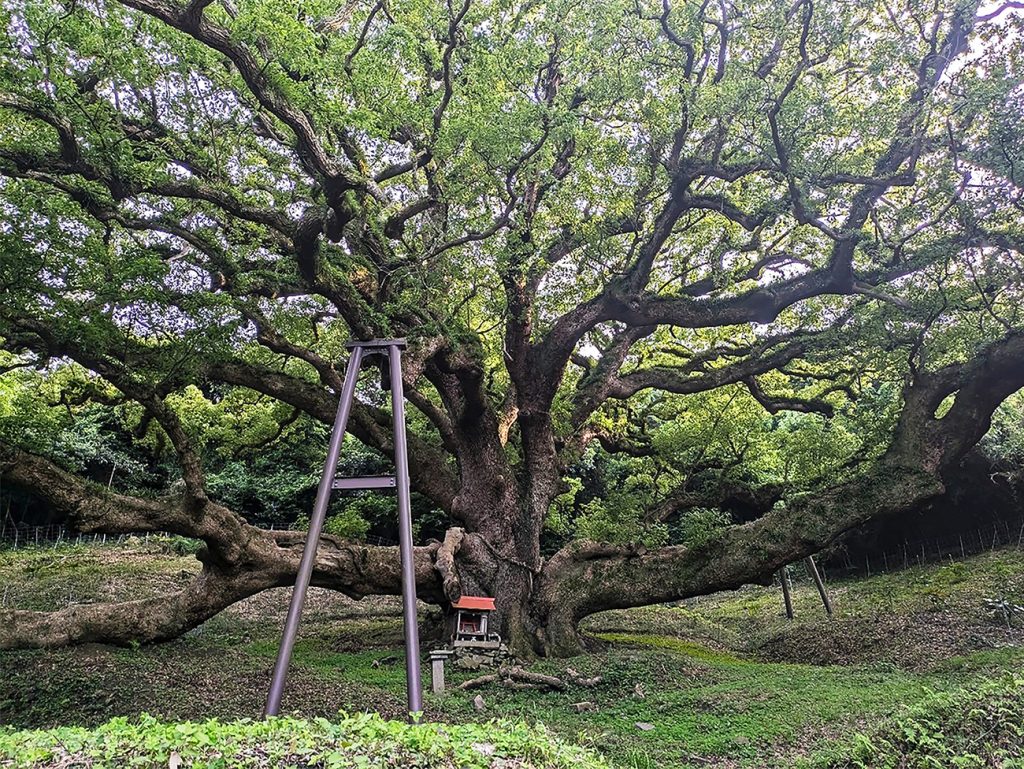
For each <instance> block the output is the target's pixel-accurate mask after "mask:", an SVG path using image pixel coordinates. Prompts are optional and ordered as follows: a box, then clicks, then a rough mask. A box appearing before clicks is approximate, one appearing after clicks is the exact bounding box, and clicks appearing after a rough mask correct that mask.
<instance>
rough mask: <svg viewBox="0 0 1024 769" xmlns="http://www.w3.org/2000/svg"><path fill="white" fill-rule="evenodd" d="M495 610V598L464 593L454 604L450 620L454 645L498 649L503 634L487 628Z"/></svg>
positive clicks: (457, 646) (456, 646)
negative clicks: (490, 616) (488, 620)
mask: <svg viewBox="0 0 1024 769" xmlns="http://www.w3.org/2000/svg"><path fill="white" fill-rule="evenodd" d="M492 611H494V599H493V598H487V597H485V596H476V595H464V596H462V597H461V598H460V599H459V600H458V601H456V602H455V603H453V604H452V617H451V620H450V630H451V640H452V646H453V647H455V648H456V649H457V648H459V647H467V646H468V647H475V648H478V649H497V648H498V647H499V646H500V645H501V636H499V635H498V634H497V633H491V632H490V631H489V630H488V629H487V619H488V616H489V615H490V613H491V612H492Z"/></svg>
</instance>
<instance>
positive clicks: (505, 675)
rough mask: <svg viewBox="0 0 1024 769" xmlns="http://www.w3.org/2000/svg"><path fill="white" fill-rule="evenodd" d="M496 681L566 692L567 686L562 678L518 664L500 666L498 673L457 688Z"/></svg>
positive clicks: (465, 688) (464, 682)
mask: <svg viewBox="0 0 1024 769" xmlns="http://www.w3.org/2000/svg"><path fill="white" fill-rule="evenodd" d="M494 683H500V684H501V685H502V686H505V687H507V688H509V689H515V690H525V689H546V690H554V691H559V692H564V691H565V690H566V688H567V687H566V684H565V682H564V681H563V680H562V679H561V678H557V677H556V676H548V675H544V674H543V673H531V672H530V671H529V670H523V669H522V668H521V667H519V666H518V665H515V666H513V667H502V668H499V670H498V672H497V673H488V674H487V675H483V676H478V677H477V678H471V679H470V680H468V681H463V682H462V683H461V684H459V686H458V687H457V688H459V689H462V690H468V689H479V688H480V687H482V686H487V685H488V684H494Z"/></svg>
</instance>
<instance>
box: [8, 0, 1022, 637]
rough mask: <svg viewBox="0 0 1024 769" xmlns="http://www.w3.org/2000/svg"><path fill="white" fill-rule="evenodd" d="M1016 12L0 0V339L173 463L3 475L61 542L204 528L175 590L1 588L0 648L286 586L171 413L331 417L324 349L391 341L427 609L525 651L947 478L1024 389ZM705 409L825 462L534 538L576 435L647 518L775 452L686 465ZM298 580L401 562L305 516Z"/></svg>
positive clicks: (737, 439) (374, 410)
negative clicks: (426, 524) (398, 367)
mask: <svg viewBox="0 0 1024 769" xmlns="http://www.w3.org/2000/svg"><path fill="white" fill-rule="evenodd" d="M1018 7H1019V4H1018V3H1006V4H1004V5H985V4H981V5H979V3H977V2H972V0H897V1H896V2H885V1H884V0H878V1H877V2H874V1H872V2H864V1H863V0H856V1H855V0H818V2H814V0H792V1H789V0H787V1H786V2H762V1H761V0H739V1H737V0H704V1H703V2H697V0H690V1H689V2H685V3H684V2H682V1H681V0H660V1H658V2H655V1H654V0H522V1H520V0H508V1H506V0H483V1H481V0H447V2H431V1H429V0H344V1H342V0H301V1H300V0H246V1H245V2H239V1H238V0H217V1H211V0H192V1H191V2H188V3H185V2H182V1H181V0H66V2H57V1H56V0H8V1H7V2H5V3H4V4H3V6H2V9H3V10H2V12H0V13H2V19H3V21H2V26H3V33H2V37H0V216H2V218H3V221H2V222H0V337H2V342H3V348H4V350H5V351H6V353H5V355H6V357H5V358H4V359H3V365H4V366H5V368H6V369H9V370H11V373H10V374H9V376H14V375H15V374H16V373H17V372H16V371H14V369H18V368H23V367H34V368H37V369H39V370H42V371H45V372H49V374H50V375H53V374H54V372H59V371H62V370H66V369H67V367H69V366H70V367H74V369H75V370H76V371H78V372H80V376H79V379H78V380H76V381H78V385H76V387H75V388H74V392H73V393H70V394H69V395H68V394H67V393H65V394H66V395H68V397H67V400H68V403H70V402H71V401H74V402H75V403H78V404H81V403H83V402H87V401H92V402H118V403H121V404H125V403H127V404H130V405H131V406H132V408H134V409H136V410H137V412H138V414H139V418H138V420H137V427H138V428H139V431H140V434H143V433H147V432H148V433H149V434H150V435H152V434H159V436H160V438H161V440H162V441H165V442H166V445H167V446H169V447H171V448H172V450H173V454H174V456H175V457H176V459H177V463H178V465H179V466H180V482H179V483H177V484H175V485H174V486H173V487H171V489H170V490H169V491H168V493H166V494H164V495H149V496H147V495H137V494H130V493H118V491H117V487H116V486H114V487H112V488H110V489H107V488H105V487H103V486H101V485H96V484H93V483H91V482H89V481H87V480H85V479H83V478H82V477H81V476H80V475H79V474H76V473H75V472H73V471H71V470H69V469H68V467H66V466H62V464H61V462H60V460H59V457H55V456H53V455H52V454H50V453H48V452H47V451H46V447H45V446H43V447H40V446H29V445H27V444H26V443H25V442H23V441H20V440H19V437H18V435H17V434H12V433H11V432H7V433H5V434H4V437H3V444H2V451H0V471H2V476H0V477H2V479H3V482H4V483H8V484H15V485H18V486H19V487H21V488H24V489H28V490H32V491H34V492H35V493H36V494H38V495H39V496H40V497H42V498H43V499H45V500H46V501H48V502H49V503H50V504H51V505H53V506H54V507H56V508H58V509H60V510H63V511H65V512H66V513H67V515H68V516H69V518H70V520H71V521H72V522H73V523H74V525H76V526H77V527H78V528H79V529H80V530H84V531H96V532H100V531H102V532H109V533H119V532H144V531H164V532H172V533H176V534H181V535H185V536H188V537H194V538H197V539H200V540H202V541H203V543H204V544H205V547H204V548H203V550H202V551H201V552H200V554H199V557H200V559H201V560H202V562H203V569H202V571H201V573H200V574H199V575H198V576H197V577H196V578H195V580H194V581H192V582H191V583H190V584H189V585H188V586H187V587H185V588H184V590H182V592H181V593H179V594H177V595H174V596H166V597H161V598H159V599H152V600H140V601H134V602H129V603H119V604H111V605H103V604H99V605H72V606H69V607H67V608H66V609H63V610H60V611H56V612H51V613H42V612H29V611H10V610H8V611H4V612H3V613H2V614H0V647H7V648H10V647H17V646H52V645H60V644H68V643H76V642H85V641H102V642H110V643H132V642H151V641H159V640H161V639H167V638H171V637H174V636H176V635H178V634H180V633H182V632H184V631H185V630H187V629H189V628H191V627H194V626H196V625H197V624H199V623H201V622H203V621H204V620H205V619H207V618H208V617H210V616H212V615H213V614H215V613H216V612H218V611H220V610H221V609H223V608H224V607H226V606H228V605H229V604H231V603H233V602H235V601H238V600H240V599H242V598H245V597H247V596H249V595H252V594H254V593H256V592H258V591H261V590H264V589H267V588H271V587H276V586H281V585H287V584H289V583H290V582H291V581H292V579H293V577H294V573H295V569H296V566H297V563H298V559H299V555H300V551H301V545H302V541H303V535H302V534H301V533H297V532H287V531H268V530H264V529H261V528H257V527H255V526H253V525H251V524H250V523H248V522H247V521H246V519H245V518H244V517H243V516H242V515H241V514H240V512H239V511H237V510H233V509H229V508H228V507H227V506H225V505H224V504H222V503H220V502H219V501H218V499H217V497H216V495H215V494H213V493H211V491H210V485H209V483H208V478H207V472H206V470H205V469H204V465H205V460H204V457H205V455H206V450H205V448H204V447H205V446H206V445H207V444H206V441H207V440H208V438H209V436H205V437H204V433H203V431H204V425H203V424H202V423H201V422H202V420H197V419H195V418H194V415H191V416H190V412H189V411H188V409H187V408H186V406H185V405H184V404H187V403H192V402H194V401H195V400H196V399H199V400H201V401H205V402H207V403H209V404H213V403H215V402H216V401H217V399H218V398H221V397H223V394H224V393H234V394H236V397H241V396H237V394H238V393H243V394H245V393H248V394H250V395H252V396H254V397H257V398H259V399H260V400H259V402H260V403H264V404H265V403H268V402H269V403H271V404H277V405H280V406H281V407H282V408H281V409H280V410H278V411H274V412H272V413H273V414H276V415H277V416H276V417H275V418H276V419H278V421H279V424H278V427H279V428H280V429H284V428H285V427H286V426H287V425H286V423H287V422H289V420H291V421H294V420H295V419H296V418H302V419H309V420H319V421H320V422H324V423H329V422H330V421H331V420H332V418H333V414H334V410H335V406H336V401H337V393H338V390H339V389H340V384H341V379H342V376H343V372H344V348H343V344H344V342H345V341H347V340H348V339H350V338H372V337H399V336H401V337H407V338H408V339H409V344H410V349H409V353H408V355H407V356H406V358H405V364H406V366H405V371H404V378H405V385H406V388H407V392H408V398H409V401H410V403H411V405H412V407H413V409H412V416H413V424H412V425H411V428H412V430H411V435H410V449H411V457H410V460H411V470H412V482H413V486H414V490H415V491H416V492H417V493H418V494H419V495H421V497H422V498H423V499H426V500H428V501H429V502H430V504H432V505H433V506H435V507H436V508H437V509H438V510H440V511H442V512H443V513H444V514H445V515H446V516H447V518H448V520H449V521H450V527H449V528H448V529H447V533H446V534H445V535H444V537H443V541H436V540H435V541H430V542H427V543H424V544H421V545H420V546H418V547H417V548H416V555H415V557H416V573H417V580H418V589H419V595H420V597H421V598H422V599H423V600H425V601H428V602H434V603H437V604H440V605H444V604H445V603H446V602H447V601H450V600H452V599H453V598H455V597H456V596H457V595H458V594H459V593H460V592H461V591H467V592H481V591H482V592H486V593H488V594H491V595H494V596H495V597H496V598H497V601H498V606H499V611H498V615H499V616H498V619H499V624H500V629H501V631H502V633H503V635H504V636H505V637H506V638H508V639H510V640H511V642H512V644H513V647H514V648H515V649H516V650H517V651H519V652H521V653H530V652H536V653H546V654H572V653H575V652H578V651H579V650H580V649H581V648H582V639H581V637H580V635H579V632H578V623H579V621H580V620H581V619H582V618H584V617H586V616H587V615H589V614H592V613H594V612H597V611H601V610H603V609H609V608H621V607H630V606H639V605H645V604H652V603H656V602H663V601H671V600H676V599H681V598H684V597H687V596H693V595H699V594H704V593H708V592H711V591H715V590H720V589H725V588H733V587H736V586H739V585H741V584H743V583H747V582H752V581H759V580H763V579H765V578H766V576H767V575H770V574H771V573H772V572H774V571H775V570H776V569H778V568H779V567H780V566H781V565H782V564H785V563H788V562H791V561H794V560H796V559H798V558H800V557H802V556H804V555H806V554H809V553H813V552H816V551H818V550H819V549H821V548H822V547H824V546H825V545H827V544H828V543H830V542H832V541H833V540H835V538H837V537H838V536H839V535H840V534H842V533H843V532H845V531H847V530H849V529H850V528H852V527H854V526H857V525H859V524H862V523H864V522H865V521H868V520H870V519H872V518H873V517H876V516H881V515H886V514H893V513H899V512H900V511H905V510H909V509H911V508H912V507H914V506H915V505H919V504H921V503H922V501H924V500H927V499H929V498H932V497H934V496H935V495H937V494H939V493H941V491H942V488H943V486H942V480H941V478H942V472H943V470H944V469H946V468H948V467H950V466H951V465H952V464H954V463H956V462H957V461H958V460H959V459H960V458H961V457H962V456H963V454H964V453H965V452H966V451H967V450H969V449H970V448H971V447H972V446H973V445H974V444H975V443H976V442H977V441H978V440H979V439H980V438H981V437H982V435H984V433H985V432H986V430H987V429H988V425H989V423H990V420H991V417H992V414H993V412H994V410H995V409H996V408H997V407H998V406H999V404H1000V403H1001V402H1002V401H1003V400H1004V399H1006V398H1007V397H1008V396H1010V395H1011V394H1012V393H1013V392H1015V391H1016V390H1017V389H1019V388H1020V387H1021V386H1024V316H1022V313H1021V301H1022V300H1024V251H1022V244H1024V241H1022V235H1024V231H1022V211H1024V209H1022V197H1021V196H1022V190H1024V181H1022V178H1021V173H1022V172H1024V171H1022V168H1024V142H1022V138H1021V133H1020V128H1019V125H1020V121H1021V119H1022V118H1024V88H1022V85H1021V77H1022V73H1024V60H1022V55H1024V47H1022V45H1021V43H1022V36H1021V28H1022V26H1024V25H1022V20H1021V15H1020V13H1019V11H1018ZM360 399H361V400H360V403H359V404H358V406H357V408H356V410H355V413H354V415H353V422H352V426H351V429H352V432H353V434H354V435H355V437H356V438H357V439H358V440H359V441H361V442H362V443H363V444H365V446H367V447H369V448H370V449H372V450H374V451H377V452H379V453H380V454H381V455H382V456H383V457H386V456H387V455H388V453H389V451H390V450H391V445H390V442H389V441H390V432H389V430H388V421H389V416H388V414H387V413H386V411H385V410H384V409H383V407H382V405H381V404H382V403H384V399H383V398H382V397H381V394H380V392H379V390H377V389H375V388H374V386H373V384H372V383H370V384H368V385H367V386H365V387H364V388H363V389H362V391H361V395H360ZM731 404H739V405H740V406H741V407H742V408H741V411H742V413H743V414H744V415H745V417H746V418H748V419H751V420H754V422H757V420H762V421H761V422H758V424H763V420H764V419H769V420H772V421H771V424H772V425H774V427H773V428H772V430H775V431H776V432H777V431H778V430H781V429H783V427H785V425H786V424H787V422H786V420H787V419H788V418H789V417H787V416H786V415H788V414H794V415H796V416H795V417H793V419H799V420H804V422H802V423H801V424H809V425H815V426H817V427H816V428H815V429H817V430H818V433H817V434H818V435H819V436H820V442H821V446H823V447H825V446H826V444H827V446H828V447H831V448H830V449H829V451H830V452H831V454H830V459H829V461H827V462H824V463H822V464H820V471H819V472H818V473H817V474H816V475H815V474H813V473H812V474H811V475H810V476H808V477H807V478H806V479H805V482H804V484H803V485H802V486H801V487H800V489H799V491H800V493H792V494H788V495H786V496H785V497H784V498H780V497H779V495H778V494H773V493H771V490H769V491H768V492H765V494H766V496H767V497H768V498H770V499H769V503H768V504H766V505H765V506H764V508H763V509H762V510H760V511H759V512H758V513H757V514H756V515H752V516H751V520H748V521H747V522H746V523H742V524H740V523H736V524H731V525H722V524H723V523H724V522H723V521H721V520H717V521H715V522H713V523H714V525H707V526H704V527H700V526H697V527H690V529H694V530H696V531H697V533H696V534H693V535H692V536H688V537H682V538H680V537H676V538H674V539H673V538H672V537H668V538H666V537H664V536H662V537H661V538H660V539H657V538H656V541H654V540H645V541H638V542H628V541H622V540H624V539H630V538H631V537H630V536H626V535H623V536H619V537H616V536H612V535H609V536H605V537H602V538H601V539H600V540H599V539H587V538H586V537H585V536H584V535H585V534H586V533H587V532H588V531H593V530H594V529H593V527H591V528H590V529H587V528H586V527H582V528H580V529H579V530H578V532H577V536H575V537H573V536H569V537H567V538H564V540H565V541H564V544H562V545H561V546H560V547H559V548H558V549H557V551H556V552H550V550H549V549H548V550H546V549H545V548H543V547H542V541H544V542H547V541H550V538H547V539H545V538H546V537H547V536H548V535H546V534H545V525H546V523H547V524H548V525H549V526H550V524H551V519H552V516H555V517H558V516H559V515H561V514H562V513H561V512H560V511H564V509H565V508H566V507H567V506H568V507H571V506H572V493H571V491H572V489H573V488H575V489H577V490H578V488H579V486H580V482H579V481H578V479H575V478H574V477H572V475H573V470H572V468H574V467H578V466H579V465H580V463H583V462H586V461H591V462H593V461H594V457H595V456H597V457H603V458H612V459H614V460H615V461H619V462H620V463H625V464H626V465H629V463H633V465H630V466H632V467H634V468H639V469H638V470H637V471H636V473H635V477H636V478H640V479H641V481H640V482H638V483H637V482H635V483H634V485H633V486H632V487H631V489H632V490H631V491H630V490H629V489H627V490H626V492H625V494H626V496H630V495H634V496H637V495H643V494H644V493H648V492H649V493H650V494H651V495H652V501H651V503H650V504H649V505H646V506H645V507H644V509H643V511H642V516H641V518H638V519H635V520H634V523H635V524H636V526H637V528H636V530H637V531H639V532H641V534H642V533H643V531H646V529H644V526H649V525H656V524H662V523H666V522H672V521H677V522H678V521H679V520H685V518H686V516H687V514H688V511H692V510H698V511H702V510H703V511H705V512H706V510H707V509H708V508H715V507H716V506H718V505H719V504H720V502H721V497H722V495H723V494H725V493H727V489H726V488H725V486H726V485H727V484H728V482H729V479H735V478H737V477H739V476H738V473H739V474H742V468H743V467H746V466H750V465H751V464H756V463H757V462H758V461H763V456H762V454H763V452H765V451H768V449H767V448H766V445H767V444H765V443H764V442H763V441H762V442H758V441H747V442H744V441H743V434H744V432H745V428H743V427H742V425H740V427H739V428H738V429H733V430H732V432H731V433H730V437H729V441H730V442H731V443H730V445H731V450H730V451H721V450H719V449H717V448H716V449H715V450H713V451H711V450H707V449H708V447H710V446H712V445H713V444H714V445H718V444H720V443H721V441H718V443H715V441H716V440H717V439H716V438H715V437H714V435H715V431H716V430H717V429H718V427H719V425H720V423H721V421H722V419H723V418H724V417H723V415H725V414H726V413H727V410H728V408H729V407H731ZM839 421H842V424H843V425H845V426H844V427H843V428H842V430H841V432H842V434H843V439H842V440H839V441H835V440H832V439H831V438H829V437H828V436H829V434H830V433H829V431H830V429H831V428H830V427H829V426H830V425H832V424H833V423H836V424H838V423H839ZM694 424H700V425H704V426H705V427H706V429H702V430H696V431H693V430H691V431H690V433H687V430H688V429H689V428H690V427H691V426H692V425H694ZM752 424H753V422H752ZM659 425H660V426H661V427H659ZM666 425H668V426H669V427H671V429H663V428H664V427H665V426H666ZM734 428H735V425H734ZM776 428H777V429H776ZM835 431H839V428H838V427H837V428H835V430H834V432H835ZM278 432H280V430H279V431H278ZM691 433H692V434H691ZM772 434H774V433H772ZM680 435H683V436H684V437H685V436H686V435H690V438H689V439H687V440H689V441H690V442H689V443H688V444H687V445H686V446H681V444H680V441H682V440H683V439H682V438H679V436H680ZM666 436H667V437H666ZM673 436H675V439H673ZM830 441H832V442H830ZM684 442H685V441H684ZM813 442H815V441H812V443H813ZM787 445H788V444H786V443H785V441H782V442H781V443H777V444H776V445H775V447H774V449H772V451H774V452H776V454H779V453H780V452H781V454H783V455H784V454H785V453H786V451H787V450H788V449H787ZM783 458H784V457H783ZM317 469H318V468H304V471H305V472H313V473H315V472H316V470H317ZM577 474H578V473H577ZM655 476H656V477H655ZM708 477H713V478H718V479H719V481H720V482H718V483H709V482H706V479H707V478H708ZM567 478H568V481H572V482H574V483H575V486H573V483H571V482H567ZM645 479H646V480H645ZM698 481H699V482H698ZM757 491H758V490H757V489H754V491H753V492H752V493H755V492H757ZM591 512H593V510H591ZM577 513H578V511H577ZM591 517H592V516H591ZM706 518H707V516H705V519H706ZM702 520H704V519H702ZM612 523H613V525H612V526H611V527H608V526H605V529H604V530H605V531H609V528H610V529H611V530H614V528H615V525H614V520H613V521H612ZM684 528H685V527H684ZM614 533H615V532H614V531H612V534H614ZM627 534H628V532H627ZM635 539H639V540H644V537H643V536H637V537H635ZM666 543H668V544H666ZM314 584H317V585H320V586H324V587H328V588H333V589H336V590H339V591H342V592H344V593H347V594H349V595H352V596H356V597H358V596H364V595H368V594H391V593H396V592H397V591H398V590H399V587H400V586H399V568H398V554H397V548H388V547H375V546H368V545H365V544H360V543H354V542H351V541H346V540H343V539H337V538H330V537H328V538H326V539H325V541H324V543H323V545H322V547H321V550H320V553H319V560H318V562H317V567H316V571H315V574H314Z"/></svg>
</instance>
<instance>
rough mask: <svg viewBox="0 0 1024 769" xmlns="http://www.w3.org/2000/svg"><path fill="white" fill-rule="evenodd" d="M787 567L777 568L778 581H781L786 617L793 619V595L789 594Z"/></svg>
mask: <svg viewBox="0 0 1024 769" xmlns="http://www.w3.org/2000/svg"><path fill="white" fill-rule="evenodd" d="M788 569H789V567H788V566H783V567H782V568H781V569H779V581H780V582H781V583H782V600H783V602H785V604H786V619H793V597H792V596H791V595H790V594H789V571H788Z"/></svg>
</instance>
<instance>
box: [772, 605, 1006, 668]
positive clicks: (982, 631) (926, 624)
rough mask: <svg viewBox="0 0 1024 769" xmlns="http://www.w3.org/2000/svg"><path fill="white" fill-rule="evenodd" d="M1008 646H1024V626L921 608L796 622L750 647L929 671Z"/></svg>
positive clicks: (809, 658) (815, 659)
mask: <svg viewBox="0 0 1024 769" xmlns="http://www.w3.org/2000/svg"><path fill="white" fill-rule="evenodd" d="M1006 646H1024V629H1013V630H1010V629H1007V628H1006V627H1005V626H1003V627H1000V626H998V625H994V624H993V625H992V626H985V625H978V624H974V623H971V624H968V623H967V622H965V621H964V620H963V619H961V618H960V617H959V616H957V615H956V614H953V613H950V612H921V613H917V614H911V615H880V616H876V617H852V618H839V619H835V620H832V621H831V622H829V621H822V622H818V623H814V624H806V623H805V624H799V625H793V626H792V627H791V628H786V629H784V630H782V631H780V632H778V633H775V634H774V635H772V636H770V637H769V638H767V639H766V640H765V641H763V642H761V643H760V644H758V645H757V646H756V647H755V648H754V649H753V650H752V651H753V653H754V654H755V656H756V657H757V658H758V659H761V660H764V661H766V662H795V663H803V664H809V665H856V664H865V663H877V662H888V663H891V664H893V665H896V666H898V667H901V668H904V669H906V670H912V671H926V670H928V669H929V668H931V667H933V666H934V665H935V663H936V662H937V661H940V660H944V659H948V658H950V657H957V656H962V655H965V654H970V653H972V652H977V651H982V650H984V649H995V648H1001V647H1006Z"/></svg>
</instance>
